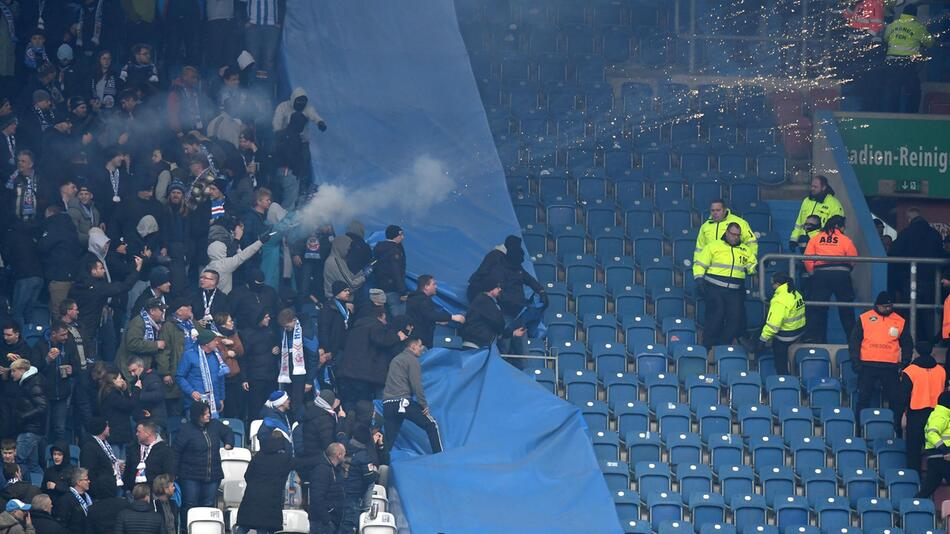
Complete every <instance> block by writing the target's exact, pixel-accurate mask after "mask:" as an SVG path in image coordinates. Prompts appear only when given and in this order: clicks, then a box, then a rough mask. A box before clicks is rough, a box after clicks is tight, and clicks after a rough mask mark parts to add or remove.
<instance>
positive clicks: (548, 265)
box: [531, 254, 567, 309]
mask: <svg viewBox="0 0 950 534" xmlns="http://www.w3.org/2000/svg"><path fill="white" fill-rule="evenodd" d="M531 263H532V264H533V265H534V274H536V275H537V276H538V280H539V281H540V282H557V259H556V258H555V257H554V256H553V255H552V254H534V255H532V256H531ZM564 308H565V309H567V306H566V302H565V306H564Z"/></svg>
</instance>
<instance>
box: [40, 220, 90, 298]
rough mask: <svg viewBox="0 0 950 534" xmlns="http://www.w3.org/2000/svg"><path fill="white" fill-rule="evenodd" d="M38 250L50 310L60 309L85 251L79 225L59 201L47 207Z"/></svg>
mask: <svg viewBox="0 0 950 534" xmlns="http://www.w3.org/2000/svg"><path fill="white" fill-rule="evenodd" d="M37 251H38V252H39V254H40V258H41V260H42V263H43V277H44V278H46V281H47V282H48V284H49V288H48V289H49V309H50V310H58V309H59V303H60V302H62V301H63V299H64V298H66V295H67V294H68V293H69V291H70V288H71V287H72V281H73V278H74V275H75V273H76V268H77V263H78V262H79V258H81V257H82V252H83V251H82V245H81V244H80V242H79V233H78V232H77V231H76V225H74V224H73V220H72V219H70V218H69V215H66V213H64V212H63V208H62V206H60V205H59V204H51V205H49V206H47V208H46V219H45V220H44V221H43V235H42V237H40V240H39V243H38V246H37ZM53 315H54V316H55V311H54V312H53Z"/></svg>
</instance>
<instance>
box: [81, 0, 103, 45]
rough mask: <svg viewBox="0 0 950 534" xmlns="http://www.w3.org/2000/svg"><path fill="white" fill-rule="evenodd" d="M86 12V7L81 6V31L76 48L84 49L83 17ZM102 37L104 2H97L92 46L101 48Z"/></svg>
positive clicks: (100, 0)
mask: <svg viewBox="0 0 950 534" xmlns="http://www.w3.org/2000/svg"><path fill="white" fill-rule="evenodd" d="M84 11H85V7H84V6H79V31H78V33H77V34H76V46H79V47H82V45H83V36H82V26H83V24H82V18H83V17H82V16H83V13H84ZM101 35H102V0H99V1H98V2H96V14H95V17H94V22H93V28H92V39H91V42H92V45H93V46H99V37H100V36H101Z"/></svg>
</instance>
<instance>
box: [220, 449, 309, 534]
mask: <svg viewBox="0 0 950 534" xmlns="http://www.w3.org/2000/svg"><path fill="white" fill-rule="evenodd" d="M289 451H290V443H288V442H287V440H286V439H283V438H269V439H267V440H265V441H263V442H262V443H261V450H260V452H258V453H257V454H256V455H254V458H252V459H251V463H250V464H249V465H248V466H247V472H245V473H244V480H245V481H246V482H247V489H246V490H244V498H243V499H242V500H241V507H240V508H238V516H237V524H238V525H240V526H242V527H244V528H247V529H262V530H270V531H278V530H280V529H281V528H283V524H284V519H283V512H282V510H283V508H284V487H285V485H286V484H287V476H288V475H289V474H290V472H291V471H298V472H299V471H301V470H304V469H308V468H309V466H312V465H313V463H314V462H313V461H307V460H303V459H294V457H293V456H291V454H290V452H289ZM325 458H326V457H325V456H323V455H321V459H325Z"/></svg>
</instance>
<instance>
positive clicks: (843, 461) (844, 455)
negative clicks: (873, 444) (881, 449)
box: [831, 437, 868, 470]
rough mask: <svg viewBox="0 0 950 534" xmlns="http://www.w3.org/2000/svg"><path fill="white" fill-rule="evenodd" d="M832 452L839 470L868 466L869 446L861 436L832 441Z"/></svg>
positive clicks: (865, 467)
mask: <svg viewBox="0 0 950 534" xmlns="http://www.w3.org/2000/svg"><path fill="white" fill-rule="evenodd" d="M831 454H832V455H833V456H834V461H835V465H837V466H838V469H839V470H842V469H850V470H854V469H867V467H868V446H867V443H865V441H864V440H863V439H861V438H856V437H850V438H844V439H840V440H837V441H832V442H831Z"/></svg>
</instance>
